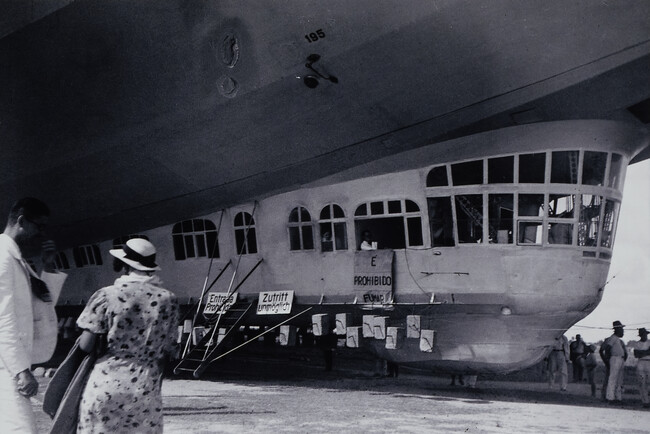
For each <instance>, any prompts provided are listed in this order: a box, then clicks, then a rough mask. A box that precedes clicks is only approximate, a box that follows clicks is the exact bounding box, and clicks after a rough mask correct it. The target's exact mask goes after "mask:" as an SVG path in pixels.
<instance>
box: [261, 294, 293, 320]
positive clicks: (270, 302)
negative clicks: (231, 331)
mask: <svg viewBox="0 0 650 434" xmlns="http://www.w3.org/2000/svg"><path fill="white" fill-rule="evenodd" d="M292 305H293V291H269V292H260V298H259V300H258V301H257V314H258V315H286V314H289V313H291V307H292Z"/></svg>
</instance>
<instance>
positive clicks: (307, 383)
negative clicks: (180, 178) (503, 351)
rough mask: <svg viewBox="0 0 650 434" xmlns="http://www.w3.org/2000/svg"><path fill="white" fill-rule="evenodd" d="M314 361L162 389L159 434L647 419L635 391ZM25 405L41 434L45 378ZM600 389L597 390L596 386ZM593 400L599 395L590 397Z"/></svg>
mask: <svg viewBox="0 0 650 434" xmlns="http://www.w3.org/2000/svg"><path fill="white" fill-rule="evenodd" d="M323 367H324V364H323V360H322V357H321V355H320V352H318V351H316V350H314V351H311V352H309V351H307V352H303V353H302V355H300V356H297V355H296V354H295V353H289V352H287V353H284V354H282V353H281V352H280V353H275V354H270V355H269V354H262V353H259V354H254V353H253V354H248V355H246V356H237V357H232V358H230V359H229V360H228V361H226V362H224V363H219V364H215V365H214V369H213V370H212V372H211V373H210V374H209V375H206V376H204V378H202V379H201V380H193V379H188V378H179V377H169V378H166V379H165V382H164V383H163V402H164V406H165V409H164V414H165V416H164V422H165V430H164V432H165V433H285V432H286V433H324V432H338V433H353V432H354V433H364V432H373V433H377V432H379V433H389V432H390V433H394V432H407V433H425V432H426V433H437V432H441V433H442V432H445V433H446V432H464V433H465V432H468V433H542V432H543V433H556V432H557V433H568V432H569V433H573V432H575V433H579V432H585V433H586V432H589V433H600V432H608V433H647V432H650V411H649V410H648V409H644V408H642V407H641V403H640V399H639V396H638V392H637V391H636V386H635V385H634V384H627V385H626V389H625V394H624V401H623V403H622V404H621V405H618V406H610V405H607V404H605V403H604V402H602V401H601V400H600V399H599V398H592V397H591V396H590V389H589V385H588V384H586V383H570V384H569V388H568V390H567V391H566V392H560V390H559V384H557V385H554V386H553V387H549V385H548V383H546V382H541V381H507V380H503V381H501V380H494V379H483V378H482V377H479V381H478V383H477V385H476V387H475V388H473V389H471V388H468V387H465V386H460V385H457V386H452V385H450V377H449V376H443V375H441V376H435V375H432V374H428V373H421V372H416V371H413V370H408V369H404V368H402V369H401V370H400V375H399V377H397V378H392V377H379V376H375V375H374V373H373V371H374V366H373V362H372V361H371V360H370V359H367V358H366V359H355V358H354V357H349V356H347V355H345V354H343V355H340V354H338V355H337V356H336V357H335V362H334V369H333V371H331V372H325V371H324V369H323ZM39 381H40V382H41V388H40V391H39V394H38V395H37V397H36V398H35V399H34V401H33V402H34V407H35V411H36V413H37V419H38V426H39V430H40V432H48V430H49V426H50V425H51V421H50V420H49V417H48V416H46V415H45V414H44V413H43V412H42V411H41V410H40V405H39V404H40V402H41V401H42V394H43V391H44V390H45V386H46V384H47V382H48V381H49V378H45V377H41V378H40V379H39ZM599 389H600V386H599ZM599 393H600V390H599V391H598V394H599Z"/></svg>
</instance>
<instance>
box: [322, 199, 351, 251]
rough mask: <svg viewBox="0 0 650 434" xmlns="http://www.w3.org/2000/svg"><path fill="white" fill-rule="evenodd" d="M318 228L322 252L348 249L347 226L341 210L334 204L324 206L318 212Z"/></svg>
mask: <svg viewBox="0 0 650 434" xmlns="http://www.w3.org/2000/svg"><path fill="white" fill-rule="evenodd" d="M318 226H319V230H320V238H321V250H322V251H323V252H332V251H335V250H347V249H348V234H347V224H346V222H345V213H344V212H343V208H341V207H340V206H339V205H336V204H329V205H327V206H325V207H324V208H323V209H322V210H321V212H320V219H319V221H318Z"/></svg>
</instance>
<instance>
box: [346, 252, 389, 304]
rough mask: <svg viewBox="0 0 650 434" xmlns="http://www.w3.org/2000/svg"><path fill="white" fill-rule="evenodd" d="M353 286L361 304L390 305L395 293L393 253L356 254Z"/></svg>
mask: <svg viewBox="0 0 650 434" xmlns="http://www.w3.org/2000/svg"><path fill="white" fill-rule="evenodd" d="M353 285H354V291H355V292H356V293H360V294H359V297H360V299H361V300H360V302H361V303H388V302H389V301H390V299H391V293H392V291H393V251H392V250H366V251H360V252H355V255H354V280H353Z"/></svg>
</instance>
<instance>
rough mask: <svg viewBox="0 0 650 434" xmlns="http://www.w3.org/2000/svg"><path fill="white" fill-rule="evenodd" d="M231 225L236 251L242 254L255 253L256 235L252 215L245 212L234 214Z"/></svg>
mask: <svg viewBox="0 0 650 434" xmlns="http://www.w3.org/2000/svg"><path fill="white" fill-rule="evenodd" d="M233 226H234V228H235V246H236V248H237V253H238V254H242V255H250V254H253V253H257V236H256V233H255V219H254V218H253V216H252V215H250V214H249V213H247V212H240V213H238V214H237V215H236V216H235V220H234V223H233Z"/></svg>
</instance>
